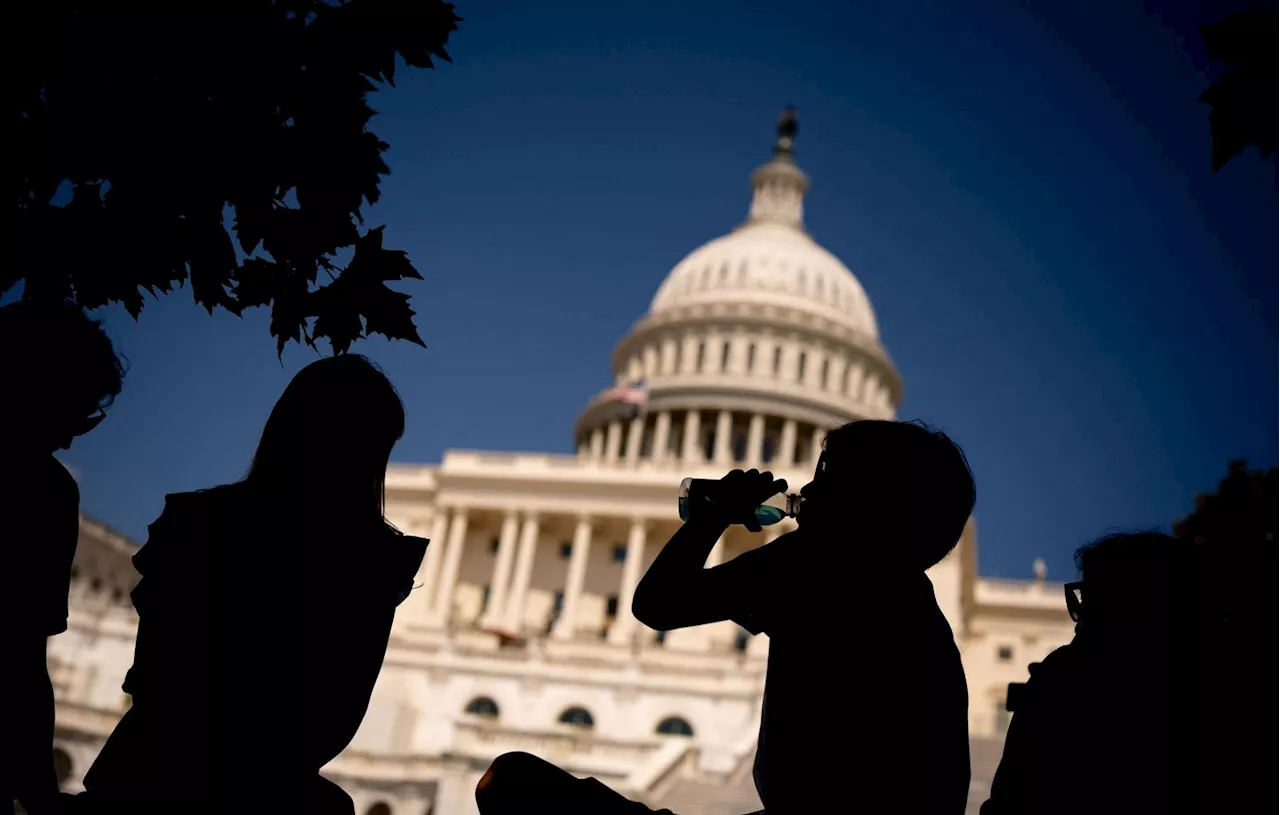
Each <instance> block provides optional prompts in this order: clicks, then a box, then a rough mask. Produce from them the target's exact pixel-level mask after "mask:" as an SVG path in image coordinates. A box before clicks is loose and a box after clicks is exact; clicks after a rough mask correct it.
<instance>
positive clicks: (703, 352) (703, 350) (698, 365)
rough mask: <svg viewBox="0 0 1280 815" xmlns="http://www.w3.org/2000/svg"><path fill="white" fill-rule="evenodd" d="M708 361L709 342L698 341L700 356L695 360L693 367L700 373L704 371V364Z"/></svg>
mask: <svg viewBox="0 0 1280 815" xmlns="http://www.w3.org/2000/svg"><path fill="white" fill-rule="evenodd" d="M706 361H707V344H706V343H705V342H700V343H698V356H697V358H696V359H695V360H694V362H693V369H694V370H695V371H697V372H698V373H702V364H703V363H704V362H706Z"/></svg>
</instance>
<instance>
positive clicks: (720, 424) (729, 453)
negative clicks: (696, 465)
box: [712, 410, 733, 466]
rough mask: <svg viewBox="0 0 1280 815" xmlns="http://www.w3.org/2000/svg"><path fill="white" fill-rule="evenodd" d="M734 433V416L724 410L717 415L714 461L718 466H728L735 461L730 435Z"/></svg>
mask: <svg viewBox="0 0 1280 815" xmlns="http://www.w3.org/2000/svg"><path fill="white" fill-rule="evenodd" d="M732 433H733V414H732V413H730V412H729V411H727V410H722V411H720V412H719V413H718V414H716V443H715V450H714V453H715V455H714V456H712V460H713V461H715V463H716V464H719V465H723V466H728V465H729V464H730V463H731V462H732V460H733V449H732V447H731V446H730V442H731V439H730V438H729V437H730V435H731V434H732Z"/></svg>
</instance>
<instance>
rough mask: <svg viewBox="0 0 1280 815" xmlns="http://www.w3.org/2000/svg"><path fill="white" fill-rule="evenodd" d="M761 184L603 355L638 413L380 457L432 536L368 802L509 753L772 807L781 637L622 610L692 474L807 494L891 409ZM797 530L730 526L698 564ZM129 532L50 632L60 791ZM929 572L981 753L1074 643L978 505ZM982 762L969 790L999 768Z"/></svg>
mask: <svg viewBox="0 0 1280 815" xmlns="http://www.w3.org/2000/svg"><path fill="white" fill-rule="evenodd" d="M752 180H753V184H754V186H755V190H756V193H755V200H754V201H753V204H752V207H751V210H750V212H751V215H750V217H749V219H748V221H747V223H745V224H744V225H743V226H741V227H739V228H738V229H737V230H735V231H734V232H732V233H730V234H729V235H726V236H724V237H722V238H718V239H716V240H714V241H712V242H711V243H709V244H707V245H706V246H704V247H702V248H700V249H698V250H695V251H694V252H693V253H692V254H691V255H690V256H689V257H688V258H686V259H685V260H684V261H681V262H680V263H679V264H677V265H676V267H675V268H674V269H673V271H672V272H671V274H670V275H669V276H668V278H667V280H666V281H665V282H664V283H663V284H662V286H661V287H660V288H659V291H658V294H657V296H656V297H655V298H654V301H653V303H652V306H651V308H650V311H649V313H648V314H646V315H645V316H644V317H643V318H642V319H641V320H640V321H639V322H638V323H637V324H636V325H635V326H634V327H633V329H632V331H631V332H630V333H629V334H628V335H627V336H626V337H625V338H624V339H623V340H622V342H621V343H620V344H619V346H618V348H617V349H616V351H615V352H614V355H613V365H612V367H613V374H614V384H624V383H627V382H631V381H634V380H637V379H641V378H643V379H644V380H645V383H646V388H647V392H648V398H647V401H646V404H645V406H644V409H643V410H642V411H639V412H638V414H636V415H634V416H633V415H631V414H630V413H627V412H626V411H625V410H623V409H622V408H620V406H619V405H617V404H616V403H614V402H612V401H610V400H609V399H608V398H607V396H606V393H607V391H602V392H601V394H600V395H599V396H597V397H596V398H594V399H592V400H591V401H590V402H589V404H588V405H587V407H586V409H585V410H584V411H583V413H582V415H581V416H580V417H579V419H578V422H577V425H576V428H575V441H576V453H575V454H573V455H549V454H548V455H536V454H511V453H494V452H473V451H459V450H450V451H447V452H446V453H445V455H444V457H443V460H442V461H441V463H440V464H438V465H428V466H405V465H396V466H393V467H392V468H391V470H390V472H389V473H388V481H387V488H388V496H387V513H388V517H389V519H390V520H391V521H392V522H393V523H395V524H396V525H397V526H398V527H399V528H400V529H402V530H403V531H405V532H407V533H410V534H414V535H420V536H423V537H428V538H430V539H431V540H432V543H431V545H430V546H429V547H428V551H427V556H426V558H425V560H424V562H423V566H422V570H421V572H420V574H419V576H418V581H417V583H418V587H417V588H416V590H415V591H414V592H413V593H412V594H411V595H410V597H409V598H408V599H407V600H406V601H405V602H404V604H403V605H402V606H401V608H400V612H399V614H398V617H397V621H396V626H395V629H394V632H393V635H392V642H391V646H390V649H389V651H388V654H387V659H386V662H385V664H384V667H383V671H382V674H381V676H380V678H379V680H378V685H377V688H376V690H375V693H374V698H373V701H372V703H371V705H370V708H369V712H368V715H367V717H366V718H365V721H364V723H363V726H362V727H361V730H360V732H359V734H358V735H357V736H356V738H355V740H354V741H353V743H352V744H351V746H350V747H349V748H348V750H347V751H346V752H344V753H343V754H342V755H341V756H340V757H339V758H338V759H337V760H335V761H334V762H333V764H332V765H330V767H329V768H328V770H327V772H328V773H329V774H330V775H331V776H332V777H333V778H334V779H335V780H337V781H338V782H339V783H341V784H342V785H343V786H344V787H345V788H346V789H348V791H349V792H351V794H352V796H353V797H354V798H355V799H356V804H357V812H360V813H364V812H373V813H378V815H402V814H403V815H408V814H409V813H414V814H415V815H419V814H423V813H427V812H433V813H435V815H470V814H471V813H474V812H475V803H474V798H473V794H472V790H473V789H474V785H475V782H476V781H477V780H478V778H479V776H480V774H481V773H482V772H483V770H484V768H485V767H486V766H487V764H488V762H489V761H490V760H492V759H493V758H494V757H495V756H496V755H498V754H500V753H502V752H505V751H508V750H527V751H529V752H532V753H536V754H539V755H542V756H543V757H545V758H547V759H549V760H551V761H554V762H555V763H557V764H559V765H561V766H563V767H565V768H567V769H569V770H571V771H573V772H575V773H580V774H590V775H595V776H597V777H599V778H601V779H602V780H604V781H605V782H606V783H609V784H610V785H612V786H614V787H615V788H617V789H619V790H621V791H623V792H624V793H626V794H628V795H630V796H632V797H635V798H638V799H642V800H645V801H646V802H649V803H651V804H653V805H659V806H666V807H671V808H672V809H674V810H675V811H677V812H678V813H681V815H730V814H731V813H735V812H736V813H743V812H747V811H749V810H750V809H752V808H756V807H758V799H756V798H755V797H754V794H753V792H752V791H751V789H750V784H751V778H750V767H751V761H752V758H753V754H754V748H755V738H756V735H757V730H758V723H759V712H760V694H761V690H762V687H763V679H764V666H765V660H766V657H767V654H768V638H767V637H764V636H760V637H750V636H748V635H747V634H746V632H745V631H742V630H741V629H739V628H738V627H737V626H735V625H733V624H732V623H721V624H717V625H711V626H704V627H701V628H697V629H687V630H683V631H676V632H671V633H670V634H667V635H665V636H663V635H659V634H658V633H657V632H654V631H651V630H649V629H647V628H645V627H644V626H642V625H640V624H638V623H637V622H636V621H635V619H634V618H633V617H632V616H631V613H630V598H631V594H632V592H633V591H634V589H635V586H636V583H637V582H638V580H639V578H640V576H641V575H642V574H643V573H644V570H645V569H646V568H647V567H648V565H649V563H650V562H651V561H652V559H653V557H654V555H655V554H656V552H657V551H658V549H659V548H660V547H661V546H662V544H663V543H665V541H666V540H667V538H668V537H669V536H670V534H671V533H672V532H673V531H674V530H675V529H676V527H677V526H678V523H679V522H678V520H677V518H676V488H677V485H678V483H679V481H680V479H681V478H682V477H685V476H700V477H709V478H712V477H718V476H719V475H722V474H723V473H724V472H725V471H726V470H728V469H731V468H734V467H753V466H759V467H762V468H764V467H767V468H769V469H772V470H773V471H774V472H775V473H777V474H778V475H779V476H781V477H784V478H786V479H787V480H788V481H789V482H790V483H791V485H792V486H793V489H796V488H799V487H800V486H801V485H802V484H804V483H805V482H806V481H807V480H808V478H809V477H810V475H811V472H812V467H813V463H814V461H815V459H816V457H817V452H818V450H819V449H820V448H819V445H820V441H821V436H822V433H824V432H826V431H827V430H829V429H831V428H833V427H836V426H838V425H839V424H842V423H844V422H846V421H849V420H851V419H855V418H859V417H862V418H891V417H893V416H894V415H895V412H896V409H897V406H898V404H899V403H900V401H901V398H902V384H901V381H900V379H899V377H898V374H897V372H896V371H895V369H894V368H893V365H892V363H891V361H890V360H889V357H888V355H887V354H886V353H885V351H884V349H883V348H882V347H881V346H880V344H879V340H878V330H877V327H876V321H875V316H874V313H873V311H872V309H871V306H870V303H869V302H868V300H867V297H866V294H865V292H864V291H863V289H862V287H861V285H860V284H859V283H858V281H857V280H856V279H855V278H854V276H853V275H852V274H851V273H850V272H849V270H848V269H846V268H845V267H844V265H843V264H841V263H840V261H839V260H838V259H836V258H835V257H834V256H832V255H831V254H830V253H828V252H826V250H824V249H822V248H821V247H820V246H818V244H816V243H815V242H814V241H813V240H812V238H810V237H809V236H808V234H807V233H805V231H804V229H803V225H802V222H801V212H802V202H803V194H804V192H805V190H806V189H807V187H808V179H807V178H806V177H805V176H804V174H803V173H802V172H801V171H800V170H799V169H798V168H797V167H795V164H794V162H793V161H792V159H791V155H790V149H789V142H788V143H787V145H786V146H785V147H784V146H780V147H779V148H778V149H777V150H775V156H774V158H773V159H772V160H771V161H770V162H769V163H768V164H766V165H765V166H764V167H762V168H761V169H759V170H757V172H756V173H755V174H754V175H753V177H752ZM788 524H789V522H784V523H783V524H780V525H778V526H776V527H772V528H771V530H766V533H764V534H758V535H752V534H750V533H747V532H746V531H745V530H742V529H740V528H735V529H732V530H730V531H729V532H728V533H727V534H726V535H725V537H724V538H723V539H722V540H721V542H720V543H719V544H718V545H717V546H716V549H715V550H714V551H713V552H712V555H711V560H710V563H715V562H720V561H723V560H727V559H729V558H732V557H734V556H736V555H737V554H739V553H741V552H743V551H745V550H747V549H749V548H752V547H754V546H758V545H760V544H761V543H763V542H765V541H766V540H768V539H769V537H770V533H771V534H773V535H776V534H778V533H779V532H780V531H784V530H785V529H786V528H787V527H788ZM130 550H131V545H130V544H129V543H128V542H126V541H123V540H122V539H121V538H120V537H119V536H118V535H115V534H114V533H112V532H111V531H110V530H108V529H106V528H105V527H102V526H101V525H99V524H96V523H95V522H92V521H88V520H86V521H84V522H83V524H82V538H81V545H80V551H79V552H78V553H77V558H76V576H75V580H74V589H73V596H72V603H73V605H72V616H71V624H70V630H69V631H68V632H67V633H66V634H63V635H61V636H59V637H56V638H55V639H54V640H52V641H51V645H50V665H51V670H52V671H53V676H54V680H55V684H56V691H57V695H58V700H59V701H58V705H59V706H58V723H59V735H58V740H59V748H60V749H61V750H63V751H64V752H65V754H66V756H65V758H69V769H68V771H67V774H68V778H67V787H68V788H70V789H75V788H76V787H77V785H78V784H79V779H80V778H81V777H82V776H83V773H84V771H85V770H86V769H87V768H88V766H89V764H90V763H91V761H92V757H93V755H94V754H95V752H96V750H97V749H98V747H99V746H100V745H101V743H102V740H103V739H104V738H105V736H106V735H107V734H108V733H109V732H110V729H111V727H112V725H113V723H114V722H115V720H116V719H117V718H118V716H119V715H120V713H121V712H122V711H123V710H124V708H125V705H127V703H128V701H127V699H126V697H124V695H123V693H122V691H121V690H120V686H121V682H122V681H123V679H124V674H125V671H126V670H127V669H128V667H129V664H130V661H131V656H132V647H133V635H134V618H133V616H132V612H131V610H130V609H129V607H128V604H127V603H128V601H127V590H128V588H129V586H130V585H131V583H132V580H133V579H134V577H135V576H134V575H133V573H132V569H131V567H130V565H129V563H128V555H129V554H130ZM930 577H931V579H932V580H933V582H934V586H935V589H936V592H937V597H938V601H939V603H940V605H941V606H942V609H943V611H944V613H945V614H946V616H947V618H948V620H950V622H951V625H952V628H953V629H954V631H955V633H956V638H957V642H958V644H959V646H960V650H961V654H962V656H963V659H964V665H965V670H966V674H967V677H968V682H969V688H970V730H971V734H972V736H973V737H974V739H975V745H977V746H978V747H981V750H978V749H977V747H976V748H975V756H977V754H978V753H979V752H981V753H982V755H984V756H992V755H998V752H993V748H992V744H993V743H994V744H995V745H996V747H997V748H998V739H999V737H1000V733H1001V729H1002V727H1003V726H1004V723H1005V721H1006V720H1007V714H1004V713H1003V712H1002V705H1003V700H1004V694H1005V688H1006V686H1007V685H1008V683H1009V682H1014V681H1020V680H1023V679H1025V677H1026V674H1027V669H1026V666H1027V665H1028V663H1030V662H1034V661H1036V660H1039V659H1041V658H1042V657H1043V656H1045V655H1046V654H1047V653H1048V652H1049V651H1051V650H1052V649H1054V648H1056V647H1057V646H1059V645H1062V644H1065V643H1066V642H1068V641H1069V640H1070V638H1071V636H1072V625H1071V622H1070V620H1069V618H1068V616H1067V614H1066V610H1065V603H1064V601H1063V594H1062V592H1063V589H1062V586H1061V584H1051V583H1047V582H1045V581H1044V579H1043V573H1042V571H1041V574H1040V575H1038V577H1037V579H1036V580H1032V581H1021V582H1019V581H998V580H986V579H982V578H979V577H978V576H977V538H976V526H975V524H974V523H973V522H972V521H971V522H970V524H969V526H968V527H967V529H966V532H965V535H964V538H963V540H962V542H961V545H960V546H959V547H957V548H956V550H955V551H954V552H953V553H952V554H951V555H950V556H949V557H947V558H946V559H945V560H944V561H943V562H942V563H940V564H938V566H936V567H935V568H934V569H933V570H931V572H930ZM885 669H886V670H892V668H891V666H886V668H885ZM842 703H844V704H851V705H857V704H874V703H875V701H874V700H858V699H850V700H842ZM850 737H851V738H852V737H855V736H854V735H853V734H850ZM993 739H995V740H997V741H995V742H992V741H991V740H993ZM980 764H985V765H989V764H990V760H989V759H983V760H982V761H978V760H977V759H976V758H975V780H974V800H975V801H976V800H981V798H982V797H984V796H983V792H984V790H985V786H984V785H985V784H986V783H987V782H989V779H990V772H991V770H992V769H993V767H990V766H979V765H980ZM382 805H385V807H386V808H383V806H382Z"/></svg>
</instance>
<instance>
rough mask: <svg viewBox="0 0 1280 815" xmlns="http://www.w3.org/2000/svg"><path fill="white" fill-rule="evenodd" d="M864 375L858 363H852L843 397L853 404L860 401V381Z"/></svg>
mask: <svg viewBox="0 0 1280 815" xmlns="http://www.w3.org/2000/svg"><path fill="white" fill-rule="evenodd" d="M864 375H865V369H864V368H863V367H862V366H861V365H860V364H858V363H856V362H855V363H853V364H852V365H851V366H850V367H849V383H848V386H847V387H846V389H845V395H846V396H848V397H849V398H850V399H852V400H853V401H854V402H859V401H861V400H862V379H863V376H864Z"/></svg>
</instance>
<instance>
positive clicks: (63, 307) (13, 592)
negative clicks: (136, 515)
mask: <svg viewBox="0 0 1280 815" xmlns="http://www.w3.org/2000/svg"><path fill="white" fill-rule="evenodd" d="M0 348H3V349H4V355H5V363H4V369H3V370H4V373H3V380H0V382H2V384H0V391H2V392H3V393H4V396H3V398H0V417H2V419H0V421H2V422H3V423H2V424H0V428H3V432H4V441H3V442H2V443H0V444H2V445H3V454H2V455H0V470H3V477H0V482H2V483H3V488H0V518H3V519H4V523H3V525H0V530H3V531H2V532H0V535H2V536H3V539H2V540H0V557H3V567H2V568H0V573H3V574H4V575H5V587H4V589H3V591H0V597H3V598H4V600H3V606H4V607H3V610H0V614H2V615H3V616H2V617H0V620H2V621H3V622H0V626H3V631H4V642H3V644H2V645H0V648H3V653H4V656H5V665H6V670H5V673H6V675H7V678H8V679H10V680H11V681H12V682H13V684H12V685H11V686H10V688H11V689H10V691H9V693H8V694H6V697H7V700H6V703H5V705H4V706H3V708H0V740H2V741H3V742H4V748H5V752H4V756H5V758H4V760H3V762H0V763H2V764H3V766H0V773H3V774H4V776H3V782H4V785H3V787H4V791H3V794H2V795H0V800H4V801H6V802H10V801H13V800H18V801H20V802H21V803H22V806H23V807H24V808H25V809H26V810H27V812H29V813H31V815H43V813H46V812H56V811H59V807H60V800H61V799H60V796H59V791H58V778H57V776H56V774H55V771H54V766H53V720H54V712H53V711H54V708H53V684H52V682H51V681H50V679H49V672H48V666H47V662H46V658H45V650H46V646H47V640H48V638H49V637H52V636H55V635H57V634H60V633H62V632H63V631H66V630H67V616H68V610H67V594H68V592H69V590H70V586H71V562H72V560H73V559H74V558H75V553H76V541H77V539H78V537H79V533H80V489H79V487H77V486H76V482H75V479H74V478H73V477H72V476H71V473H69V472H68V471H67V468H66V467H64V466H63V465H62V463H61V462H59V461H58V459H57V458H56V454H57V452H58V451H60V450H66V449H68V448H70V447H71V444H72V442H73V441H74V440H75V439H76V438H78V437H80V436H83V435H84V434H86V433H88V432H89V431H90V430H93V428H95V427H97V426H98V424H99V423H101V422H102V420H103V419H104V418H105V417H106V410H107V408H109V407H110V406H111V403H112V401H113V400H114V399H115V397H116V396H117V395H118V394H119V393H120V387H121V382H122V380H123V378H124V366H123V365H122V363H121V360H120V357H119V356H118V355H117V354H116V352H115V348H113V347H112V345H111V340H110V339H109V338H108V337H107V335H106V333H105V332H104V331H103V329H102V326H101V324H100V323H99V322H97V321H95V320H91V319H90V318H89V317H88V316H87V315H86V314H85V313H84V311H83V310H82V309H80V308H77V307H75V306H73V305H70V304H63V303H57V304H40V303H35V302H31V301H25V300H20V301H17V302H14V303H10V304H8V305H6V306H4V307H0Z"/></svg>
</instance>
